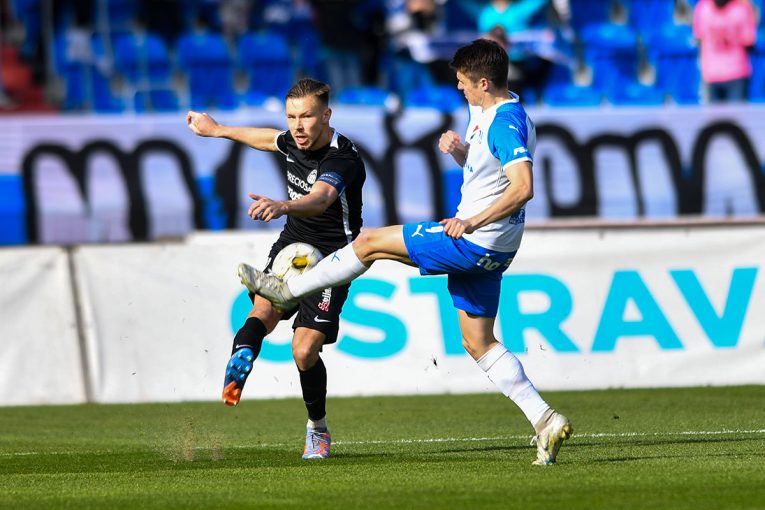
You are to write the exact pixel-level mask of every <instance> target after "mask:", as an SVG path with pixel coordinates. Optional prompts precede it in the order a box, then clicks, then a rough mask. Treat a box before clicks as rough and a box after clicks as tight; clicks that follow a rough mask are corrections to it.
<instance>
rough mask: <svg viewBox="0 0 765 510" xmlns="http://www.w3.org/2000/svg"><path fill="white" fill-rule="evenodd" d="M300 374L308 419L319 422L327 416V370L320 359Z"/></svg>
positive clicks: (300, 371)
mask: <svg viewBox="0 0 765 510" xmlns="http://www.w3.org/2000/svg"><path fill="white" fill-rule="evenodd" d="M298 372H299V373H300V387H301V388H302V389H303V401H304V402H305V408H306V409H307V410H308V418H310V419H311V420H312V421H318V420H321V419H322V418H324V416H325V415H326V414H327V411H326V406H327V368H326V367H325V366H324V362H323V361H322V360H321V358H319V361H317V362H316V364H315V365H314V366H312V367H311V368H309V369H308V370H306V371H305V372H303V371H302V370H298Z"/></svg>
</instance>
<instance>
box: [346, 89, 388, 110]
mask: <svg viewBox="0 0 765 510" xmlns="http://www.w3.org/2000/svg"><path fill="white" fill-rule="evenodd" d="M392 98H393V95H392V94H391V92H390V91H388V90H386V89H382V88H379V87H347V88H346V89H344V90H343V91H341V92H340V93H339V94H338V95H337V102H338V103H340V104H347V105H359V106H386V105H387V104H388V102H389V101H390V100H391V99H392Z"/></svg>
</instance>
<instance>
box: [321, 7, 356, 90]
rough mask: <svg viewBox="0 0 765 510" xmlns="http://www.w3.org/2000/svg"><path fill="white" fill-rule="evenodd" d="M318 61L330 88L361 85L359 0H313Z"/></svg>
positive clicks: (342, 88) (339, 88)
mask: <svg viewBox="0 0 765 510" xmlns="http://www.w3.org/2000/svg"><path fill="white" fill-rule="evenodd" d="M311 5H312V6H313V10H314V14H315V24H316V29H317V31H318V32H319V37H320V39H321V46H322V47H321V61H322V65H323V67H324V70H325V71H326V73H327V79H328V81H329V83H330V85H331V86H332V89H333V90H335V91H337V92H341V91H343V90H344V89H346V88H348V87H358V86H359V85H361V41H362V37H361V31H360V30H359V19H358V12H359V7H360V0H312V2H311Z"/></svg>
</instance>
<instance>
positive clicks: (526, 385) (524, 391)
mask: <svg viewBox="0 0 765 510" xmlns="http://www.w3.org/2000/svg"><path fill="white" fill-rule="evenodd" d="M477 363H478V366H479V367H481V368H482V369H483V371H484V372H486V375H488V376H489V379H490V380H491V382H493V383H494V384H495V385H497V388H499V390H500V391H501V392H502V393H503V394H504V395H505V396H506V397H507V398H509V399H510V400H512V401H513V402H515V404H516V405H517V406H518V407H520V408H521V411H523V414H525V415H526V418H527V419H528V420H529V421H530V422H531V425H532V426H536V424H537V423H538V422H539V420H541V419H542V417H543V416H544V414H545V412H546V411H547V410H549V409H550V406H549V405H547V402H545V401H544V400H542V397H541V396H540V395H539V393H538V392H537V390H536V388H534V385H533V384H531V381H529V380H528V378H527V377H526V373H525V372H524V371H523V365H521V362H520V360H518V358H516V357H515V356H514V355H513V354H512V353H511V352H510V351H508V350H507V349H506V348H505V346H504V345H502V344H497V345H495V346H494V347H493V348H492V349H491V350H489V351H488V352H487V353H486V354H484V355H483V356H481V359H479V360H478V361H477Z"/></svg>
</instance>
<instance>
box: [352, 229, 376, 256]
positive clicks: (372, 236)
mask: <svg viewBox="0 0 765 510" xmlns="http://www.w3.org/2000/svg"><path fill="white" fill-rule="evenodd" d="M376 232H377V229H374V228H370V229H367V230H362V231H361V233H360V234H359V235H358V237H357V238H356V239H355V240H354V241H353V251H354V252H355V253H356V256H357V257H358V258H359V260H360V261H361V262H363V263H367V262H369V261H370V260H369V257H370V256H371V255H372V253H374V251H375V242H376V240H377V238H378V236H377V234H376Z"/></svg>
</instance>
